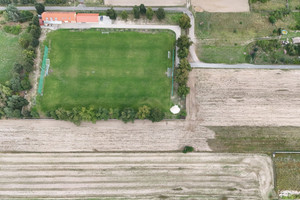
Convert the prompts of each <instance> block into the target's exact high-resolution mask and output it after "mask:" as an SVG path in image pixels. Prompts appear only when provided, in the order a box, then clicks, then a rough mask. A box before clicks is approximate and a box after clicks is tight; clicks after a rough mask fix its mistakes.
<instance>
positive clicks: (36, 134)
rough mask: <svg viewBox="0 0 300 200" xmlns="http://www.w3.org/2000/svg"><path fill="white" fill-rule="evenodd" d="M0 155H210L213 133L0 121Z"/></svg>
mask: <svg viewBox="0 0 300 200" xmlns="http://www.w3.org/2000/svg"><path fill="white" fill-rule="evenodd" d="M0 135H1V140H0V152H11V151H21V152H24V151H27V152H28V151H29V152H70V151H76V152H79V151H101V152H103V151H136V152H141V151H178V150H180V149H182V148H183V147H184V146H185V145H190V146H193V147H194V148H195V149H196V150H198V151H210V148H209V147H208V144H207V139H210V138H214V132H213V131H211V130H209V129H207V128H205V127H202V126H199V125H198V124H197V123H188V122H184V121H165V122H159V123H152V122H150V121H135V123H133V124H132V123H128V124H124V123H123V122H121V121H118V120H111V121H106V122H104V121H100V122H97V123H96V124H92V123H83V124H82V125H80V126H76V125H74V124H72V123H70V122H64V121H56V120H0Z"/></svg>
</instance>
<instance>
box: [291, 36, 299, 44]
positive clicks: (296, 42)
mask: <svg viewBox="0 0 300 200" xmlns="http://www.w3.org/2000/svg"><path fill="white" fill-rule="evenodd" d="M292 40H293V44H300V37H294V38H293V39H292Z"/></svg>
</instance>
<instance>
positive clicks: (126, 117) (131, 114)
mask: <svg viewBox="0 0 300 200" xmlns="http://www.w3.org/2000/svg"><path fill="white" fill-rule="evenodd" d="M134 119H135V111H134V109H133V108H125V109H124V110H123V111H122V112H121V120H122V121H123V122H125V123H127V122H129V121H131V122H134Z"/></svg>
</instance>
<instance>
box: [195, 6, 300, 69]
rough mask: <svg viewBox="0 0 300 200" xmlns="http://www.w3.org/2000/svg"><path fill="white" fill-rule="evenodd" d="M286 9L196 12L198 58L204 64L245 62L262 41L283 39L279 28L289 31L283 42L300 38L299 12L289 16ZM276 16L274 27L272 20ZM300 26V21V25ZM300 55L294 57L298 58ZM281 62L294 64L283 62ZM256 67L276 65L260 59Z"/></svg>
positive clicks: (281, 54)
mask: <svg viewBox="0 0 300 200" xmlns="http://www.w3.org/2000/svg"><path fill="white" fill-rule="evenodd" d="M281 11H282V10H280V11H279V10H278V11H273V12H251V13H206V12H203V13H196V29H195V30H196V36H197V38H198V39H199V45H198V50H197V53H198V56H199V58H200V59H201V60H203V61H204V62H213V63H228V64H234V63H245V62H249V60H250V59H249V56H250V54H251V52H252V51H253V48H252V47H253V45H254V44H255V43H256V41H259V40H268V39H277V40H278V39H279V35H278V28H282V29H285V30H288V35H286V36H283V37H282V38H281V40H283V39H285V40H286V38H289V40H291V38H292V37H295V36H300V33H296V31H295V30H297V29H298V26H297V24H298V23H297V21H300V15H299V13H289V14H285V13H284V12H281ZM270 16H276V17H275V18H276V19H275V22H274V24H272V23H270V20H269V17H270ZM299 24H300V22H299ZM299 27H300V26H299ZM283 49H284V48H281V49H280V48H279V49H276V51H275V53H276V55H275V56H276V57H278V55H280V57H286V56H285V55H284V51H283ZM295 58H296V56H294V59H295ZM278 60H279V61H278V62H277V63H278V64H280V63H293V61H292V62H290V59H284V58H283V59H282V60H283V62H281V61H280V59H278ZM255 63H256V64H266V63H272V62H271V61H270V59H267V60H266V59H264V60H261V59H258V60H256V62H255Z"/></svg>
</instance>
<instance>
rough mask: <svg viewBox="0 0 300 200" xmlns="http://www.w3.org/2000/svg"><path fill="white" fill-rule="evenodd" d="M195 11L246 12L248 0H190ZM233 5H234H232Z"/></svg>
mask: <svg viewBox="0 0 300 200" xmlns="http://www.w3.org/2000/svg"><path fill="white" fill-rule="evenodd" d="M191 1H192V6H193V7H194V9H195V11H198V12H200V11H207V12H248V11H249V10H250V9H249V4H248V0H191ZM233 5H234V6H233Z"/></svg>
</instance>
